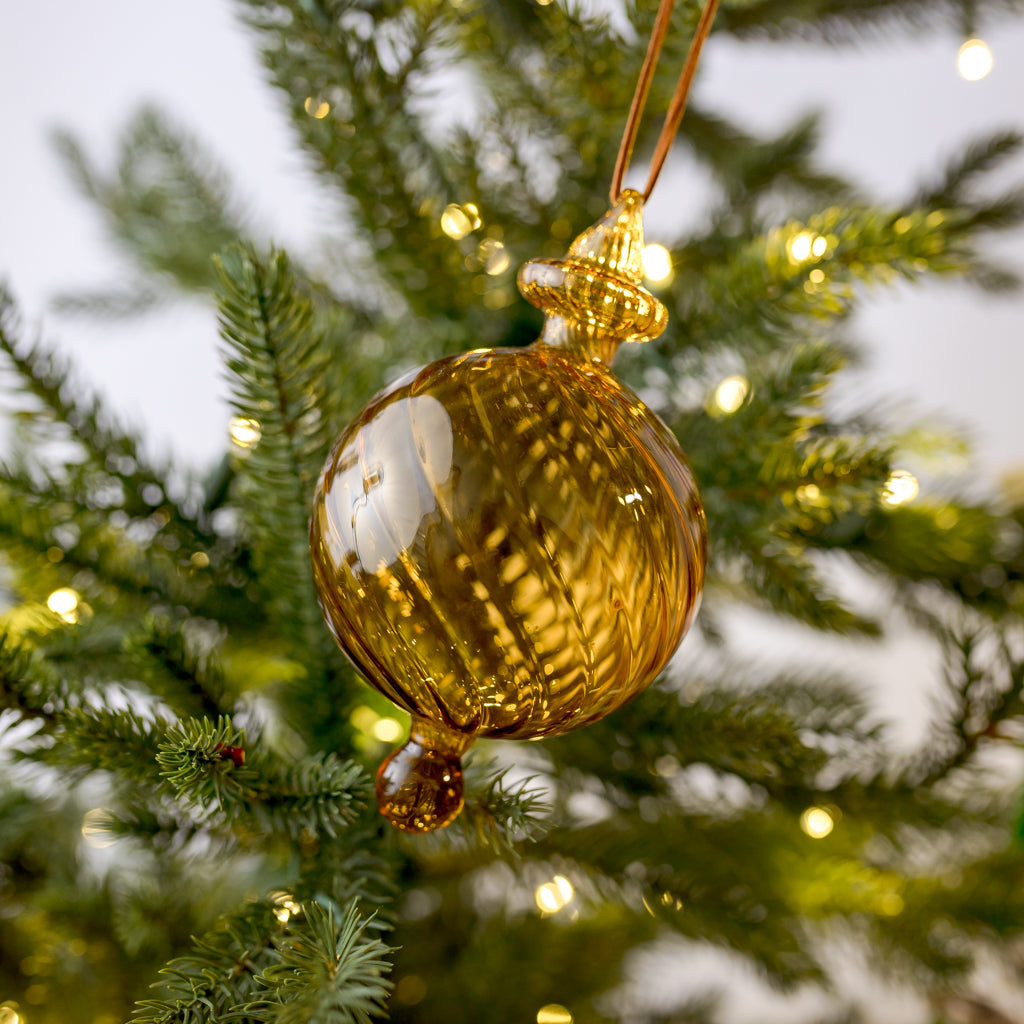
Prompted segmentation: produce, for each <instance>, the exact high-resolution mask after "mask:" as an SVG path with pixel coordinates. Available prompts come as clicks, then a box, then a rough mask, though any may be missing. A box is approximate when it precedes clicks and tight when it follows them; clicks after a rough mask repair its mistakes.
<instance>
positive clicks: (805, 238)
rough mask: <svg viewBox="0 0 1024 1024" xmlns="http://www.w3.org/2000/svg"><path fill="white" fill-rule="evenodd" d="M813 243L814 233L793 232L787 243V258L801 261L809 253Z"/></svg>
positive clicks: (797, 261)
mask: <svg viewBox="0 0 1024 1024" xmlns="http://www.w3.org/2000/svg"><path fill="white" fill-rule="evenodd" d="M813 244H814V235H812V234H811V233H810V232H809V231H801V232H799V233H798V234H795V235H794V236H793V237H792V238H791V239H790V240H789V243H788V244H787V246H786V248H787V249H788V250H789V258H790V259H791V260H792V261H793V262H794V263H803V261H804V260H805V259H807V258H808V257H809V256H810V255H811V246H812V245H813Z"/></svg>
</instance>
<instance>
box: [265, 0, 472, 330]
mask: <svg viewBox="0 0 1024 1024" xmlns="http://www.w3.org/2000/svg"><path fill="white" fill-rule="evenodd" d="M245 6H246V8H247V17H246V20H247V21H248V23H249V24H250V25H251V26H252V27H253V28H254V29H255V30H256V31H257V32H259V33H260V35H261V37H262V44H263V59H264V63H265V64H266V66H267V67H268V68H269V70H270V72H271V76H272V80H273V82H274V84H275V85H276V86H277V87H278V88H280V89H282V90H283V91H284V92H285V94H286V96H287V104H288V110H289V113H290V114H291V116H292V120H293V123H294V125H295V127H296V129H297V131H298V133H299V136H300V138H301V140H302V142H303V144H304V145H305V146H306V148H307V149H308V150H310V151H311V152H312V154H313V155H314V157H315V159H316V160H317V162H318V164H319V166H320V167H321V169H322V170H323V171H325V172H326V173H327V174H328V175H330V176H331V177H333V178H334V179H335V180H336V181H338V182H340V183H341V184H343V186H344V187H345V190H346V192H347V194H348V195H349V196H350V197H351V199H352V200H353V202H354V204H355V207H354V209H353V210H352V212H353V213H354V214H355V215H356V216H357V217H358V220H359V228H360V229H361V233H362V236H363V239H364V240H365V241H369V240H370V239H372V238H373V237H374V236H375V235H378V236H379V234H380V233H381V232H385V233H386V238H387V241H386V244H380V245H377V246H374V247H375V249H376V257H377V259H376V264H377V268H378V269H377V273H382V274H383V275H384V277H385V278H386V279H389V280H390V281H391V282H392V283H393V284H396V285H397V286H398V287H399V288H400V289H401V291H402V292H403V293H404V296H405V298H406V301H408V302H409V303H410V304H411V305H412V307H413V309H414V310H415V311H416V312H418V313H420V314H424V313H428V314H432V315H437V314H438V313H441V312H444V311H445V310H457V309H460V308H463V307H464V306H465V305H466V303H465V299H464V297H462V295H461V294H460V292H459V291H457V290H456V289H454V288H452V287H451V286H450V285H449V286H447V287H446V286H445V281H444V277H443V276H442V275H438V274H435V275H434V277H433V284H434V287H432V288H429V289H428V288H427V281H428V275H427V274H425V273H424V272H423V270H422V267H423V266H424V265H429V266H432V267H435V268H447V269H448V270H449V279H450V281H451V282H452V283H454V281H455V280H457V278H458V276H459V274H458V270H457V268H458V265H459V263H460V262H461V259H462V257H461V255H460V253H459V250H458V248H456V247H454V246H451V245H450V244H449V243H448V240H447V239H446V238H444V237H443V235H442V234H441V231H440V228H439V226H438V220H439V218H440V216H441V213H442V211H443V210H444V208H445V206H446V204H447V203H449V202H452V201H459V202H465V201H467V200H468V199H470V198H471V197H470V196H468V195H466V194H464V193H461V194H455V193H454V190H452V189H451V186H450V184H449V181H448V180H447V178H448V175H449V173H451V172H452V170H453V169H452V168H451V167H450V165H443V164H442V162H441V159H440V157H439V154H438V152H437V150H436V149H435V148H434V147H433V146H432V145H431V144H430V143H429V141H428V140H427V138H426V135H425V133H424V131H423V128H422V126H421V124H420V122H419V118H418V117H417V116H416V115H415V114H414V113H413V110H412V107H413V102H412V99H411V97H412V94H413V91H414V88H415V85H416V79H417V75H418V74H420V73H421V72H422V71H423V70H424V69H425V67H426V62H427V58H428V53H429V51H430V49H431V44H432V42H433V36H434V34H435V32H436V31H437V30H438V28H439V27H440V24H441V22H440V12H441V11H442V10H443V6H442V5H441V4H440V3H438V2H437V0H431V2H430V3H427V4H421V5H418V6H416V7H415V8H404V9H400V10H397V11H395V10H394V9H390V10H384V9H376V10H374V11H373V12H371V11H369V10H365V9H356V8H354V7H351V6H350V5H349V4H347V3H339V2H335V0H324V2H316V3H303V2H299V0H289V2H288V3H287V4H286V5H285V7H286V8H287V10H288V12H289V15H290V18H289V24H288V28H287V31H282V29H281V22H280V18H279V10H280V5H279V4H276V3H273V4H271V3H268V2H266V0H247V2H246V3H245ZM384 51H386V52H388V53H389V54H390V57H391V60H390V61H389V64H388V67H387V69H386V68H385V67H384V62H383V60H382V57H381V54H382V52H384ZM403 87H406V88H405V89H404V90H403ZM307 102H308V103H309V104H313V105H315V106H313V107H312V108H311V110H316V109H317V108H318V107H319V105H320V103H327V104H328V108H329V109H328V110H327V112H326V113H325V114H324V116H323V117H320V118H317V117H314V116H311V112H310V111H307V110H306V105H307ZM357 125H358V128H357V127H356V126H357ZM350 230H351V229H350ZM382 241H383V239H382ZM371 244H372V243H371Z"/></svg>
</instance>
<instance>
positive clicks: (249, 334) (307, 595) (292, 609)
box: [217, 249, 333, 651]
mask: <svg viewBox="0 0 1024 1024" xmlns="http://www.w3.org/2000/svg"><path fill="white" fill-rule="evenodd" d="M217 267H218V276H219V288H220V297H219V322H220V329H221V334H222V336H223V338H224V341H225V342H226V344H227V347H228V351H227V366H228V370H229V371H230V374H231V387H232V401H233V404H234V407H235V409H236V411H237V412H238V414H239V415H240V416H243V417H247V418H250V419H252V420H254V421H255V422H257V423H259V425H260V437H259V441H258V443H257V444H256V445H255V448H254V449H253V451H252V452H251V453H250V454H249V455H248V457H247V459H246V462H245V463H244V468H243V470H242V473H241V481H240V482H244V484H245V485H246V486H245V489H244V491H243V493H242V495H241V503H242V505H243V507H244V509H245V511H246V512H247V514H248V522H249V524H250V528H251V530H252V534H253V541H254V555H255V558H256V568H257V572H258V574H259V578H260V582H261V584H262V585H263V587H264V589H265V592H266V593H267V594H268V595H272V597H271V605H272V607H275V608H276V610H277V613H278V617H279V621H280V622H281V624H282V626H283V628H284V629H285V630H286V631H287V632H291V633H293V634H294V635H297V637H298V638H300V640H301V642H302V644H303V645H304V646H305V647H306V648H307V649H309V650H311V651H315V650H317V649H318V648H319V649H321V650H322V649H323V646H324V644H323V642H322V637H323V635H324V631H323V628H322V626H321V625H320V622H319V614H318V613H317V612H316V608H315V602H314V600H313V594H312V576H311V571H310V568H309V557H308V553H307V544H306V524H307V520H308V515H309V511H308V510H309V508H310V505H311V503H312V498H313V487H314V484H315V482H316V475H317V473H318V472H319V470H320V466H321V465H322V463H323V459H324V457H325V455H326V452H327V447H328V445H329V444H330V442H331V441H332V440H333V438H332V437H330V435H328V434H326V430H325V426H326V425H325V423H324V420H325V418H328V419H329V418H330V417H325V416H324V415H323V410H322V404H321V403H322V402H323V401H324V399H323V397H322V396H321V393H320V389H321V385H322V374H323V371H324V362H325V351H324V346H323V344H322V340H321V339H320V338H319V337H317V335H316V334H314V333H313V331H312V330H311V325H312V308H311V305H310V302H309V300H308V299H306V298H305V297H304V296H302V295H300V294H299V293H298V292H297V290H296V285H295V279H294V277H293V276H292V273H291V270H290V268H289V264H288V259H287V257H286V256H285V255H284V254H283V253H279V254H275V255H273V256H272V257H271V259H270V261H269V262H268V263H267V264H266V265H264V264H263V263H262V262H261V261H260V260H259V258H258V257H257V256H256V255H255V253H253V252H252V251H251V250H244V249H232V250H229V251H228V252H227V253H225V254H224V255H223V256H222V257H221V258H220V259H219V260H218V261H217ZM326 429H329V427H327V428H326Z"/></svg>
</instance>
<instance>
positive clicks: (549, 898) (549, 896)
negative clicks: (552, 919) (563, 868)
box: [533, 875, 573, 914]
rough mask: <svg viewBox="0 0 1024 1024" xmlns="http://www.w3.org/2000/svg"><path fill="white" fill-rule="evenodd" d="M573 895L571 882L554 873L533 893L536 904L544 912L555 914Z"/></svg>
mask: <svg viewBox="0 0 1024 1024" xmlns="http://www.w3.org/2000/svg"><path fill="white" fill-rule="evenodd" d="M572 897H573V887H572V882H570V881H569V879H568V878H566V877H565V876H564V875H555V877H554V878H552V879H551V881H550V882H545V883H544V885H541V886H538V887H537V891H536V892H535V893H534V894H533V898H534V900H536V902H537V906H538V907H539V908H540V910H541V911H543V912H544V913H545V914H555V913H557V912H558V911H559V910H561V909H562V907H564V906H565V905H566V904H567V903H569V901H570V900H571V899H572Z"/></svg>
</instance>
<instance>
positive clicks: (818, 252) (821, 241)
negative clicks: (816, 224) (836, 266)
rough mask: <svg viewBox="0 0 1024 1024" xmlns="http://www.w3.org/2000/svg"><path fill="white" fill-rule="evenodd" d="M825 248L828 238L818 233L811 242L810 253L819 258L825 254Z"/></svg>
mask: <svg viewBox="0 0 1024 1024" xmlns="http://www.w3.org/2000/svg"><path fill="white" fill-rule="evenodd" d="M827 248H828V240H827V239H826V238H825V236H824V235H818V237H817V238H815V239H814V241H813V242H811V255H812V256H814V257H817V258H820V257H822V256H824V255H825V250H826V249H827Z"/></svg>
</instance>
